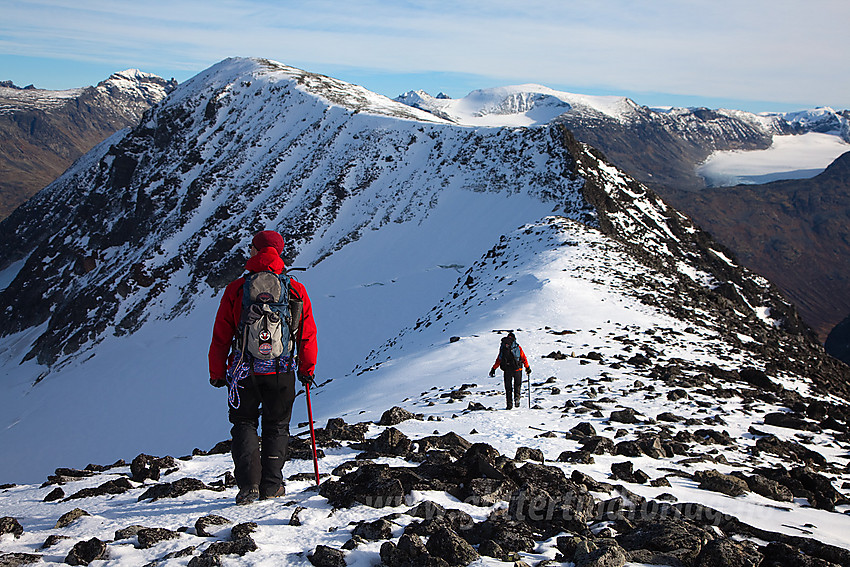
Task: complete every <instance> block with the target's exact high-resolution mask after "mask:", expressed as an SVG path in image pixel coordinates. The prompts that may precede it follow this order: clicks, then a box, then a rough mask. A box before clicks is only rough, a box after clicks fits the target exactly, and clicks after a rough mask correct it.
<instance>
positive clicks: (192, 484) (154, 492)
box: [139, 478, 219, 502]
mask: <svg viewBox="0 0 850 567" xmlns="http://www.w3.org/2000/svg"><path fill="white" fill-rule="evenodd" d="M195 490H219V489H216V488H213V487H210V486H207V485H206V484H204V483H203V482H201V481H200V480H198V479H196V478H181V479H180V480H176V481H174V482H163V483H161V484H155V485H153V486H151V487H150V488H148V489H147V490H146V491H145V492H144V493H143V494H142V495H141V496H139V502H141V501H142V500H147V499H148V498H150V499H151V501H156V500H159V499H161V498H177V497H179V496H183V495H184V494H188V493H190V492H194V491H195Z"/></svg>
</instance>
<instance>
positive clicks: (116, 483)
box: [65, 476, 135, 500]
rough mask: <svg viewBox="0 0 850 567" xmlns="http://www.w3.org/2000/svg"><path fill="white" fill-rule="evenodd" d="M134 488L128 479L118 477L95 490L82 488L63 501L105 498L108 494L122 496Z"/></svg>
mask: <svg viewBox="0 0 850 567" xmlns="http://www.w3.org/2000/svg"><path fill="white" fill-rule="evenodd" d="M132 488H135V487H134V486H133V483H131V482H130V479H128V478H126V477H123V476H122V477H119V478H116V479H113V480H110V481H107V482H105V483H103V484H101V485H100V486H97V487H95V488H84V489H82V490H79V491H77V492H75V493H74V494H72V495H71V496H69V497H68V498H66V499H65V500H77V499H80V498H93V497H95V496H106V495H109V494H123V493H124V492H127V491H128V490H130V489H132Z"/></svg>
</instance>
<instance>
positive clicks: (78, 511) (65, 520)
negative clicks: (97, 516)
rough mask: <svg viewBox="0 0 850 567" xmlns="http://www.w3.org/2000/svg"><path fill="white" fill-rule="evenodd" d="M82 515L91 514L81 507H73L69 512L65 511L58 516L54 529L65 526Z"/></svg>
mask: <svg viewBox="0 0 850 567" xmlns="http://www.w3.org/2000/svg"><path fill="white" fill-rule="evenodd" d="M83 516H91V514H89V513H88V512H86V511H85V510H83V509H82V508H74V509H73V510H71V511H70V512H66V513H65V514H62V516H60V517H59V519H58V520H57V521H56V525H55V526H54V527H55V528H56V529H59V528H67V527H68V526H70V525H71V524H72V523H73V522H74V521H75V520H77V519H78V518H82V517H83Z"/></svg>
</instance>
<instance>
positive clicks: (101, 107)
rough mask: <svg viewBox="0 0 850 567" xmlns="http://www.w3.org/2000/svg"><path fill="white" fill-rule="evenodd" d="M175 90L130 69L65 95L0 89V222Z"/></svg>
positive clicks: (171, 84) (170, 84)
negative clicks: (91, 150) (98, 145)
mask: <svg viewBox="0 0 850 567" xmlns="http://www.w3.org/2000/svg"><path fill="white" fill-rule="evenodd" d="M176 84H177V83H176V81H174V80H173V79H172V80H170V81H166V80H165V79H162V78H161V77H158V76H156V75H153V74H150V73H143V72H141V71H139V70H137V69H128V70H126V71H122V72H120V73H114V74H113V75H111V76H110V77H109V78H107V79H106V80H104V81H101V82H100V83H98V84H97V85H95V86H92V87H83V88H78V89H69V90H64V91H49V90H43V89H36V88H23V89H20V88H16V87H14V85H2V86H0V140H2V141H3V143H2V145H0V175H2V177H0V219H2V218H5V217H7V216H8V215H9V214H10V213H11V212H12V211H13V210H14V209H15V208H16V207H17V206H18V205H20V204H21V203H23V202H24V201H26V200H27V199H28V198H29V197H31V196H32V195H34V194H35V193H36V192H37V191H39V190H41V189H42V188H43V187H45V186H46V185H48V184H49V183H50V182H51V181H53V180H54V179H56V178H57V177H59V175H61V174H62V172H63V171H65V169H67V168H68V167H69V166H70V165H71V164H72V163H73V162H74V160H76V159H77V158H79V157H80V156H82V155H83V154H85V153H86V152H88V151H89V150H90V149H92V148H93V147H94V146H95V145H97V144H98V143H100V142H102V141H103V140H105V139H106V138H108V137H109V136H111V135H112V134H114V133H115V132H116V131H118V130H120V129H122V128H126V127H128V126H133V125H135V124H137V123H138V121H139V119H140V118H141V117H142V114H143V113H144V112H145V111H146V110H147V109H148V108H150V107H151V106H153V105H154V104H157V103H158V102H159V101H160V100H162V99H163V98H164V97H165V96H166V95H167V94H168V93H169V92H171V91H172V90H173V89H174V87H175V86H176Z"/></svg>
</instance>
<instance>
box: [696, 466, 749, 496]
mask: <svg viewBox="0 0 850 567" xmlns="http://www.w3.org/2000/svg"><path fill="white" fill-rule="evenodd" d="M694 480H696V481H697V482H699V488H701V489H702V490H711V491H713V492H720V493H722V494H726V495H728V496H741V495H742V494H746V493H747V492H749V490H750V487H749V486H748V485H747V482H746V481H745V480H743V479H740V478H738V477H736V476H733V475H730V474H723V473H721V472H718V471H716V470H707V471H697V472H696V473H695V474H694Z"/></svg>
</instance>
